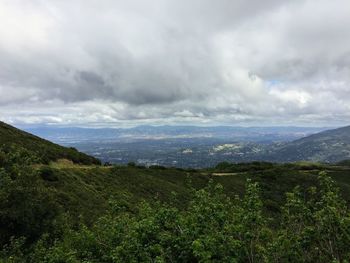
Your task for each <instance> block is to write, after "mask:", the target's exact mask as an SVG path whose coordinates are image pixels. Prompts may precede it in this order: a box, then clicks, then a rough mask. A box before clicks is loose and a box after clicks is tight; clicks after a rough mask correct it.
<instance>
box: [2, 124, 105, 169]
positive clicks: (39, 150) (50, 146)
mask: <svg viewBox="0 0 350 263" xmlns="http://www.w3.org/2000/svg"><path fill="white" fill-rule="evenodd" d="M10 147H15V148H18V147H20V148H24V149H26V150H27V151H29V152H30V153H32V154H33V155H35V156H36V157H37V158H38V159H39V162H42V163H49V162H50V161H56V160H58V159H68V160H71V161H73V162H74V163H80V164H100V161H99V160H98V159H96V158H94V157H91V156H89V155H87V154H84V153H81V152H78V151H77V150H76V149H74V148H66V147H63V146H60V145H58V144H55V143H52V142H50V141H47V140H44V139H41V138H39V137H37V136H34V135H32V134H30V133H27V132H24V131H22V130H19V129H17V128H15V127H13V126H11V125H8V124H6V123H4V122H1V121H0V148H1V149H3V150H5V151H9V150H10Z"/></svg>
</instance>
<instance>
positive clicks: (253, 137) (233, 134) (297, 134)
mask: <svg viewBox="0 0 350 263" xmlns="http://www.w3.org/2000/svg"><path fill="white" fill-rule="evenodd" d="M23 129H24V130H26V131H27V132H30V133H33V134H35V135H38V136H40V137H43V138H45V139H48V140H52V141H54V142H57V143H63V144H67V143H68V144H69V143H76V142H83V141H89V142H93V141H94V142H95V141H96V142H98V141H99V142H105V141H113V142H127V141H129V142H130V141H136V140H162V139H181V138H183V139H191V138H215V139H224V140H232V141H236V142H276V141H278V142H281V141H292V140H296V139H299V138H302V137H305V136H308V135H310V134H314V133H317V132H320V131H324V130H326V128H319V127H318V128H315V127H235V126H214V127H200V126H168V125H165V126H150V125H143V126H137V127H133V128H77V127H69V128H62V127H53V126H47V127H23Z"/></svg>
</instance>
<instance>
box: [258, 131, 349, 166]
mask: <svg viewBox="0 0 350 263" xmlns="http://www.w3.org/2000/svg"><path fill="white" fill-rule="evenodd" d="M264 159H265V158H264ZM266 159H269V160H273V161H279V162H294V161H315V162H327V163H334V162H339V161H342V160H345V159H350V126H346V127H342V128H338V129H333V130H327V131H323V132H320V133H317V134H313V135H310V136H307V137H304V138H302V139H298V140H295V141H292V142H290V143H286V144H283V145H282V146H280V147H277V148H276V149H274V150H273V151H272V152H271V153H270V154H268V155H267V156H266Z"/></svg>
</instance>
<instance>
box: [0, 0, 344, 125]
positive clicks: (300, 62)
mask: <svg viewBox="0 0 350 263" xmlns="http://www.w3.org/2000/svg"><path fill="white" fill-rule="evenodd" d="M0 119H1V120H3V121H6V122H10V123H13V124H58V125H72V126H76V125H85V126H96V125H97V126H123V125H124V126H125V125H138V124H198V125H217V124H229V125H258V126H259V125H308V126H320V125H321V126H334V125H336V126H341V125H348V124H350V1H349V0H331V1H330V0H293V1H281V0H264V1H262V0H128V1H118V0H81V1H79V0H56V1H54V0H42V1H39V0H37V1H35V0H23V1H20V0H0Z"/></svg>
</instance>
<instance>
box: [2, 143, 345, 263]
mask: <svg viewBox="0 0 350 263" xmlns="http://www.w3.org/2000/svg"><path fill="white" fill-rule="evenodd" d="M1 156H2V162H1V167H2V168H1V172H0V173H1V174H0V206H1V207H0V208H1V210H0V231H1V235H0V237H1V239H0V242H1V246H2V250H1V253H0V258H1V260H2V262H331V261H333V262H346V260H349V259H350V254H349V249H348V247H349V245H350V214H349V210H348V206H347V204H346V201H344V200H343V199H342V198H341V194H340V192H339V190H338V188H337V187H335V185H334V182H333V180H332V178H331V177H329V176H328V175H326V173H324V172H321V173H320V174H319V170H320V169H319V170H317V169H315V167H314V165H315V164H313V165H311V164H309V165H308V166H307V165H306V164H298V165H297V164H296V165H274V164H268V163H251V164H236V165H235V164H228V163H224V164H220V165H218V167H216V168H213V169H212V171H210V170H205V171H197V170H183V169H167V168H164V167H158V166H155V167H151V168H144V167H137V166H135V165H134V164H130V165H129V166H127V167H126V166H125V167H124V166H114V167H100V168H96V167H87V166H73V167H67V168H66V167H64V166H62V167H59V166H55V164H51V165H50V166H46V165H39V166H38V165H34V166H33V165H32V163H33V162H35V160H33V159H32V158H31V155H30V153H28V152H27V151H25V150H20V149H17V150H16V151H12V152H11V153H4V152H2V153H1ZM18 160H22V161H21V162H18ZM318 168H319V167H318ZM324 168H325V167H321V170H323V169H324ZM232 170H234V173H232V174H228V172H231V171H232ZM328 170H329V174H330V175H332V177H333V178H336V179H338V180H339V182H340V185H341V186H342V190H344V189H345V190H346V189H347V188H346V187H348V186H349V185H350V184H348V181H347V180H348V179H347V177H348V176H343V177H342V174H346V173H348V171H347V170H346V169H345V168H344V167H338V166H337V167H328ZM220 172H222V175H221V176H220V175H219V174H220ZM223 172H224V173H223ZM213 174H217V176H213ZM279 174H280V176H279ZM293 174H294V176H292V175H293ZM318 174H319V175H318ZM248 177H250V178H252V180H250V179H247V178H248ZM280 177H281V178H280ZM345 177H346V178H345ZM285 179H287V181H286V182H285V183H284V184H283V183H282V182H283V181H285ZM280 182H281V183H282V184H279V183H280ZM218 183H221V184H218ZM298 184H299V185H300V186H299V187H295V186H296V185H298ZM222 185H225V187H222ZM244 185H245V186H244ZM344 187H345V188H344ZM287 190H288V191H289V192H288V193H287V194H284V193H283V192H284V191H287ZM347 198H348V197H347ZM0 262H1V261H0Z"/></svg>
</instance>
